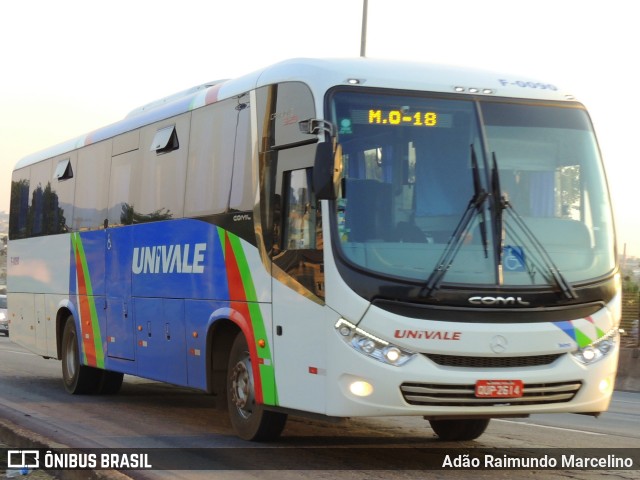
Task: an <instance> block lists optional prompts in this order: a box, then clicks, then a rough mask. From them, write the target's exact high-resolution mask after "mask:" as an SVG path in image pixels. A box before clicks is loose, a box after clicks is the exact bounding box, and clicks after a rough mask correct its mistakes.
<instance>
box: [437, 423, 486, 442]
mask: <svg viewBox="0 0 640 480" xmlns="http://www.w3.org/2000/svg"><path fill="white" fill-rule="evenodd" d="M489 420H491V419H489V418H477V419H469V420H429V423H430V424H431V428H432V429H433V431H434V432H436V434H437V435H438V437H439V438H440V440H443V441H445V442H460V441H465V440H475V439H476V438H478V437H479V436H480V435H482V434H483V433H484V431H485V430H486V429H487V426H488V425H489Z"/></svg>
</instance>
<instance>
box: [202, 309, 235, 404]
mask: <svg viewBox="0 0 640 480" xmlns="http://www.w3.org/2000/svg"><path fill="white" fill-rule="evenodd" d="M241 331H242V329H241V328H240V326H239V325H238V324H236V323H235V322H233V321H232V320H231V319H230V318H228V316H222V317H217V318H212V321H211V324H210V325H209V329H208V331H207V357H206V362H207V363H206V365H207V392H209V393H211V394H213V395H214V396H215V397H216V406H217V407H218V408H219V409H221V410H224V409H226V407H227V400H226V381H227V369H228V360H229V353H230V352H231V346H232V344H233V340H234V338H235V337H236V336H237V335H238V332H241Z"/></svg>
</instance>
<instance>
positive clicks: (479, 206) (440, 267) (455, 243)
mask: <svg viewBox="0 0 640 480" xmlns="http://www.w3.org/2000/svg"><path fill="white" fill-rule="evenodd" d="M471 171H472V174H473V196H472V197H471V200H469V204H468V205H467V209H466V210H465V211H464V213H463V214H462V218H460V222H458V225H457V226H456V228H455V230H454V231H453V233H452V234H451V237H450V238H449V241H448V242H447V246H446V247H445V249H444V252H443V253H442V255H441V256H440V259H439V260H438V262H437V263H436V268H435V269H434V270H433V272H431V275H429V278H428V279H427V282H426V284H425V285H424V287H422V289H421V290H420V296H421V297H430V296H431V295H433V293H434V292H435V291H436V290H437V289H438V288H439V286H440V283H441V282H442V279H443V277H444V275H445V274H446V273H447V271H448V270H449V268H450V267H451V264H452V263H453V260H454V258H455V257H456V255H457V254H458V251H459V250H460V247H461V246H462V243H463V242H464V240H465V237H466V235H467V233H468V231H469V227H470V225H471V222H472V220H473V218H474V216H476V215H481V216H482V218H481V219H480V235H481V236H482V245H483V247H484V256H485V258H487V257H488V255H489V252H488V248H489V247H488V245H489V243H488V240H487V227H486V222H485V209H484V203H485V200H486V199H487V197H488V196H489V193H488V192H487V191H486V190H485V189H484V188H482V184H481V182H480V171H479V169H478V159H477V157H476V152H475V150H474V148H473V144H471Z"/></svg>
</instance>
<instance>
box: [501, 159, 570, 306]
mask: <svg viewBox="0 0 640 480" xmlns="http://www.w3.org/2000/svg"><path fill="white" fill-rule="evenodd" d="M491 197H492V208H491V211H492V214H493V215H492V216H493V218H492V220H493V221H492V224H493V228H494V237H493V239H494V245H495V251H494V255H495V258H496V268H497V269H498V281H499V283H498V285H502V283H503V278H502V274H503V271H502V257H503V251H504V232H503V226H504V227H505V228H506V229H507V230H508V231H509V235H510V236H512V237H513V238H514V239H515V240H516V241H517V242H518V243H520V244H521V245H523V246H524V245H525V243H524V242H522V240H521V237H520V236H519V235H518V233H517V231H516V230H515V229H513V227H511V225H509V224H508V223H506V222H504V221H503V216H502V213H503V212H504V211H505V210H506V211H507V213H508V214H509V217H510V218H511V219H513V222H514V224H515V226H516V227H518V228H519V229H520V231H521V232H522V233H523V234H524V236H525V238H526V240H527V241H528V245H530V246H531V248H532V249H533V250H534V251H535V253H537V257H538V259H539V260H540V261H541V262H542V264H543V265H542V266H543V267H544V271H546V272H548V273H549V274H550V275H551V279H549V277H547V276H545V278H546V279H547V281H549V280H551V281H549V283H555V284H556V286H557V287H558V288H559V289H560V290H561V291H562V293H563V294H564V296H565V297H566V298H568V299H574V298H577V297H578V294H577V293H576V291H575V290H574V288H573V286H572V285H571V284H570V283H569V282H568V281H567V279H566V278H564V276H563V275H562V273H561V272H560V270H559V269H558V267H557V266H556V264H555V263H554V261H553V259H552V258H551V255H549V252H547V250H546V249H545V248H544V245H542V243H541V242H540V240H538V237H536V235H535V234H534V233H533V231H532V230H531V229H530V228H529V226H528V225H527V224H526V222H525V221H524V220H523V219H522V217H521V216H520V214H519V213H518V212H517V211H516V210H515V208H513V205H512V204H511V202H509V200H508V199H507V198H506V197H505V196H504V195H503V194H502V190H501V188H500V174H499V172H498V163H497V161H496V153H495V152H493V154H492V165H491ZM522 262H523V266H524V267H526V268H528V266H527V265H526V264H525V263H526V262H524V260H523V261H522ZM529 275H530V276H532V275H535V271H531V270H529Z"/></svg>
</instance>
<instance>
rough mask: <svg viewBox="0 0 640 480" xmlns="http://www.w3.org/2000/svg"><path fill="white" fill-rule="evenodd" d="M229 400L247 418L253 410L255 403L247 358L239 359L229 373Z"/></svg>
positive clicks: (251, 376) (249, 364)
mask: <svg viewBox="0 0 640 480" xmlns="http://www.w3.org/2000/svg"><path fill="white" fill-rule="evenodd" d="M231 400H232V402H233V404H234V405H235V406H236V407H237V408H238V412H240V414H241V415H242V416H243V417H245V418H247V417H249V416H250V415H251V412H252V411H253V405H254V403H255V399H254V394H253V372H252V371H251V363H250V362H249V361H248V360H244V361H240V362H238V363H236V366H235V367H233V371H232V373H231Z"/></svg>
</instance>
